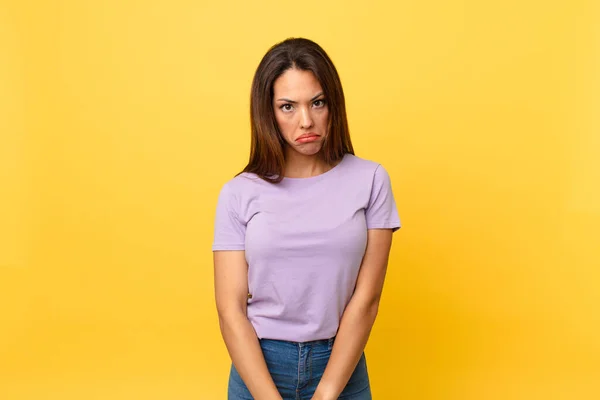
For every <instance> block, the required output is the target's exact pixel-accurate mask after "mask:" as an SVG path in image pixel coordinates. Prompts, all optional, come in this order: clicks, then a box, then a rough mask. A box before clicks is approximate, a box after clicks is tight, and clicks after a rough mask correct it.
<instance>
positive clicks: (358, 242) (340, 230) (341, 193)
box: [212, 154, 400, 342]
mask: <svg viewBox="0 0 600 400" xmlns="http://www.w3.org/2000/svg"><path fill="white" fill-rule="evenodd" d="M375 228H391V229H393V230H394V231H396V230H397V229H398V228H400V219H399V217H398V211H397V209H396V203H395V201H394V196H393V194H392V188H391V184H390V178H389V175H388V173H387V171H386V170H385V169H384V168H383V166H381V165H380V164H377V163H375V162H372V161H369V160H365V159H362V158H359V157H357V156H354V155H352V154H346V155H345V156H344V158H343V159H342V161H341V162H340V163H338V164H337V165H336V166H335V167H333V168H332V169H330V170H329V171H327V172H325V173H323V174H321V175H317V176H314V177H310V178H284V179H283V180H282V181H281V182H280V183H278V184H272V183H269V182H266V181H264V180H262V179H261V178H259V177H258V176H256V175H255V174H251V173H242V174H240V175H238V176H236V177H235V178H233V179H231V180H230V181H229V182H227V183H226V184H225V185H224V186H223V188H222V189H221V192H220V194H219V200H218V205H217V210H216V219H215V231H214V235H215V236H214V242H213V246H212V249H213V251H217V250H245V256H246V261H247V262H248V288H249V293H250V294H251V295H252V297H251V298H249V299H248V308H247V315H248V319H249V320H250V322H251V323H252V325H253V327H254V329H255V331H256V334H257V336H258V337H259V338H267V339H278V340H288V341H295V342H304V341H309V340H319V339H327V338H330V337H332V336H335V334H336V332H337V330H338V327H339V322H340V319H341V317H342V313H343V312H344V309H345V308H346V306H347V305H348V302H349V301H350V298H351V297H352V293H353V291H354V287H355V285H356V278H357V276H358V271H359V269H360V265H361V261H362V258H363V256H364V253H365V249H366V245H367V230H368V229H375Z"/></svg>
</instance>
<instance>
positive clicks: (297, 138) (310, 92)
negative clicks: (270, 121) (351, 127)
mask: <svg viewBox="0 0 600 400" xmlns="http://www.w3.org/2000/svg"><path fill="white" fill-rule="evenodd" d="M273 110H274V112H275V118H276V120H277V124H278V125H279V130H280V131H281V133H282V135H283V138H284V139H285V141H286V143H287V144H288V146H287V147H288V148H287V149H286V151H288V152H289V151H296V152H298V153H300V154H303V155H314V154H316V153H318V152H319V150H321V147H322V144H323V139H325V136H326V135H327V120H328V116H329V110H328V108H327V102H326V99H325V95H324V94H323V89H322V88H321V84H320V83H319V81H318V80H317V78H316V77H315V75H314V74H313V73H312V72H310V71H302V70H298V69H294V68H293V69H289V70H287V71H286V72H284V73H283V74H282V75H281V76H280V77H279V78H277V80H276V81H275V82H274V84H273Z"/></svg>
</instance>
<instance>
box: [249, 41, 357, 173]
mask: <svg viewBox="0 0 600 400" xmlns="http://www.w3.org/2000/svg"><path fill="white" fill-rule="evenodd" d="M292 68H296V69H300V70H303V71H311V72H312V73H313V74H314V75H315V77H316V78H317V80H318V81H319V83H320V84H321V87H322V88H323V94H324V95H325V98H326V99H327V106H328V109H329V118H328V121H327V134H326V135H325V138H324V140H323V147H322V148H321V151H320V152H321V153H322V157H323V160H324V161H325V162H326V163H327V164H329V165H335V164H337V162H338V161H340V160H341V159H342V157H343V156H344V154H346V153H350V154H354V149H353V148H352V142H351V141H350V133H349V129H348V120H347V117H346V103H345V99H344V91H343V89H342V83H341V81H340V77H339V75H338V73H337V70H336V69H335V66H334V65H333V62H332V61H331V59H330V58H329V56H328V55H327V53H325V51H324V50H323V49H322V48H321V47H320V46H319V45H318V44H316V43H315V42H313V41H311V40H309V39H304V38H289V39H286V40H284V41H283V42H280V43H277V44H275V45H274V46H272V47H271V48H270V49H269V51H267V53H266V54H265V56H264V57H263V59H262V60H261V62H260V64H259V65H258V68H257V69H256V73H255V74H254V79H253V80H252V89H251V92H250V124H251V135H252V139H251V140H252V141H251V146H250V160H249V161H248V165H246V167H245V168H244V170H243V171H242V172H252V173H255V174H257V175H258V176H260V177H261V178H262V179H264V180H266V181H268V182H271V183H278V182H280V181H281V180H282V179H283V171H284V165H285V151H284V149H285V145H286V142H285V140H284V139H283V136H282V134H281V132H280V131H279V127H278V125H277V120H276V119H275V112H274V110H273V84H274V82H275V81H276V80H277V78H279V76H281V75H282V74H283V73H284V72H285V71H287V70H289V69H292ZM242 172H240V173H242ZM238 175H239V174H238Z"/></svg>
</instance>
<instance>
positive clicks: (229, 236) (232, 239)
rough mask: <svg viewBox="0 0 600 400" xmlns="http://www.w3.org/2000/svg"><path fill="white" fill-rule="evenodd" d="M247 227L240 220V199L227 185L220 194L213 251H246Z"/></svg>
mask: <svg viewBox="0 0 600 400" xmlns="http://www.w3.org/2000/svg"><path fill="white" fill-rule="evenodd" d="M245 239H246V225H245V224H244V223H243V222H242V220H241V219H240V218H239V201H238V197H237V196H236V195H235V193H234V192H233V191H232V188H231V187H230V186H229V185H228V184H225V185H224V186H223V188H222V189H221V192H220V193H219V199H218V202H217V211H216V215H215V226H214V241H213V245H212V250H213V251H216V250H244V248H245V242H246V240H245Z"/></svg>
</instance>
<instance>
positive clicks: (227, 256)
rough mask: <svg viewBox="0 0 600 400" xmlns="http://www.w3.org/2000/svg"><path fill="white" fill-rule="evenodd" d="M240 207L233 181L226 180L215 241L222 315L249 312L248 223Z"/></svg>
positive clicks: (220, 203) (218, 308) (218, 306)
mask: <svg viewBox="0 0 600 400" xmlns="http://www.w3.org/2000/svg"><path fill="white" fill-rule="evenodd" d="M240 209H241V207H240V199H239V197H238V196H237V194H236V190H235V188H234V187H233V186H232V185H231V184H225V185H224V186H223V188H222V189H221V192H220V193H219V199H218V202H217V209H216V213H215V226H214V241H213V245H212V249H213V263H214V277H215V282H214V284H215V300H216V303H217V310H218V312H219V315H220V316H222V315H224V314H226V313H229V312H231V311H234V312H237V311H243V313H244V314H245V313H246V305H247V301H248V298H247V296H248V264H247V263H246V256H245V254H246V253H245V241H246V223H245V221H244V219H243V218H242V217H241V214H242V213H241V211H240Z"/></svg>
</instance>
